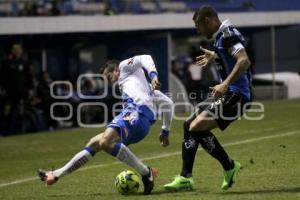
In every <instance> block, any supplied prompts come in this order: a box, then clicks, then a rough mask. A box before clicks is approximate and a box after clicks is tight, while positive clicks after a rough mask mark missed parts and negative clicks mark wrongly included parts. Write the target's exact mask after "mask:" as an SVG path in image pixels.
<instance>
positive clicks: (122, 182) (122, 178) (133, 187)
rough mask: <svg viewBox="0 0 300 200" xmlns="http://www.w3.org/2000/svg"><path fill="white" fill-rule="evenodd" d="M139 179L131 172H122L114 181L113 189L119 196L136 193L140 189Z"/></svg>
mask: <svg viewBox="0 0 300 200" xmlns="http://www.w3.org/2000/svg"><path fill="white" fill-rule="evenodd" d="M140 182H141V181H140V177H139V176H138V175H137V174H136V173H134V172H133V171H131V170H125V171H122V172H121V173H120V174H119V175H118V176H117V177H116V180H115V187H116V189H117V190H118V192H119V193H120V194H124V195H126V194H134V193H137V191H138V190H139V187H140Z"/></svg>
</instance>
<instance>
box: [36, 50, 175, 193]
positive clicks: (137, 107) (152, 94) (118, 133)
mask: <svg viewBox="0 0 300 200" xmlns="http://www.w3.org/2000/svg"><path fill="white" fill-rule="evenodd" d="M104 67H105V68H104V71H103V75H104V76H106V77H107V79H108V81H109V82H110V83H114V82H118V84H119V87H120V90H121V92H122V100H123V110H122V112H121V113H120V114H119V115H118V116H116V117H115V118H114V119H113V120H112V122H110V123H109V124H108V125H107V128H106V130H105V131H104V132H103V133H100V134H98V135H96V136H95V137H93V138H91V139H90V141H89V142H88V143H87V145H86V147H85V148H84V149H83V150H82V151H80V152H79V153H77V154H76V155H75V156H74V157H73V158H72V159H71V160H70V161H69V162H68V163H67V164H66V165H65V166H63V167H62V168H59V169H56V170H54V171H44V170H39V171H38V175H39V177H40V178H41V180H42V181H45V182H46V183H47V184H48V185H52V184H54V183H55V182H57V181H58V179H60V178H62V177H63V176H64V175H66V174H69V173H71V172H73V171H75V170H77V169H79V168H80V167H82V166H83V165H85V164H86V163H87V162H88V161H89V160H90V159H91V158H92V157H93V156H94V155H95V154H96V153H97V152H99V151H101V150H103V151H105V152H106V153H108V154H111V155H112V156H114V157H116V158H117V159H119V160H120V161H121V162H124V163H126V164H127V165H129V166H131V167H132V168H134V169H135V170H136V171H137V172H139V173H140V174H141V176H142V181H143V184H144V194H150V193H151V191H152V189H153V187H154V177H155V176H156V174H157V170H156V169H154V168H151V167H148V166H146V165H145V164H144V163H143V162H141V160H139V159H138V158H137V157H136V156H135V155H134V154H133V153H132V152H131V151H130V149H129V148H128V147H127V146H128V145H130V144H134V143H137V142H139V141H141V140H142V139H144V138H145V136H146V135H147V134H148V133H149V130H150V127H151V125H152V124H153V123H154V122H155V121H156V115H157V107H161V106H163V111H162V112H163V113H162V114H163V125H162V130H161V134H160V142H161V145H162V146H168V145H169V138H168V136H169V128H170V124H171V120H172V115H173V102H172V100H171V99H170V98H169V97H167V96H166V95H164V94H163V93H162V92H160V91H158V90H155V89H157V88H158V87H159V85H160V84H159V81H158V77H157V71H156V68H155V64H154V62H153V59H152V57H151V56H149V55H140V56H135V57H133V58H130V59H127V60H124V61H122V62H121V63H119V62H117V61H108V62H107V63H106V64H105V66H104ZM144 70H145V71H146V72H147V73H145V72H144ZM146 74H147V76H149V78H150V80H151V85H150V84H149V82H148V81H147V78H146Z"/></svg>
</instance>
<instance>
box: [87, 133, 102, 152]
mask: <svg viewBox="0 0 300 200" xmlns="http://www.w3.org/2000/svg"><path fill="white" fill-rule="evenodd" d="M101 136H102V134H99V135H96V136H95V137H92V138H91V139H90V140H89V142H88V143H87V144H86V147H89V148H92V149H93V150H94V151H95V152H98V151H100V150H101V148H100V144H99V143H100V140H101Z"/></svg>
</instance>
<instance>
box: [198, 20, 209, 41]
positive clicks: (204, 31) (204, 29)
mask: <svg viewBox="0 0 300 200" xmlns="http://www.w3.org/2000/svg"><path fill="white" fill-rule="evenodd" d="M195 27H196V29H197V31H198V33H200V34H201V35H203V36H205V37H206V38H208V39H210V38H211V37H212V33H211V31H210V27H209V22H208V21H201V22H195Z"/></svg>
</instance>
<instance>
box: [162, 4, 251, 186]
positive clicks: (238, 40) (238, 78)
mask: <svg viewBox="0 0 300 200" xmlns="http://www.w3.org/2000/svg"><path fill="white" fill-rule="evenodd" d="M193 20H194V23H195V26H196V28H197V30H198V32H199V33H200V34H202V35H204V36H206V37H207V38H213V39H214V51H210V50H207V49H203V48H202V51H203V53H204V54H203V55H201V56H199V57H197V64H199V65H200V66H207V65H210V64H211V63H212V62H215V64H216V65H217V70H218V72H219V75H220V79H221V83H220V84H218V85H216V86H214V87H212V88H211V89H212V94H211V98H209V99H207V100H206V101H204V102H203V103H200V106H199V107H198V108H197V109H196V112H195V113H194V114H193V115H192V116H191V117H190V118H189V119H187V120H186V121H185V123H184V140H183V143H182V160H183V165H182V170H181V174H180V175H178V176H176V178H175V179H174V181H173V182H171V183H169V184H166V185H165V186H164V187H165V189H167V190H179V189H185V188H192V187H193V184H194V181H193V178H192V170H193V165H194V159H195V155H196V152H197V148H198V145H199V144H201V146H202V147H203V149H205V150H206V151H207V152H208V153H209V154H210V155H211V156H212V157H214V158H215V159H217V160H218V161H219V162H220V164H221V165H222V167H223V169H224V180H223V184H222V186H221V188H222V190H227V189H228V188H230V187H231V186H232V184H233V182H234V179H235V176H236V175H237V173H238V172H239V170H240V168H241V164H240V163H239V162H237V161H233V160H232V159H231V158H230V157H229V155H228V154H227V153H226V151H225V149H224V148H223V147H222V146H221V144H220V143H219V141H218V140H217V138H216V137H215V135H214V134H213V133H212V132H211V130H212V129H214V128H219V129H221V130H222V131H223V130H225V129H226V128H227V127H228V126H229V124H230V123H231V122H233V121H235V120H236V119H238V118H239V117H240V116H241V115H242V114H243V110H244V109H243V108H245V107H247V104H248V102H251V101H252V97H251V96H252V95H251V74H250V72H249V66H250V61H249V58H248V55H247V53H246V50H245V45H246V44H245V40H244V38H243V36H242V35H241V33H240V32H239V31H238V30H237V29H236V28H235V27H234V26H233V25H232V24H231V23H230V21H229V20H225V21H223V22H221V21H220V19H219V17H218V15H217V12H216V11H215V10H214V9H213V8H212V7H210V6H203V7H201V8H200V9H198V10H197V11H196V12H195V14H194V17H193ZM248 105H249V104H248Z"/></svg>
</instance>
